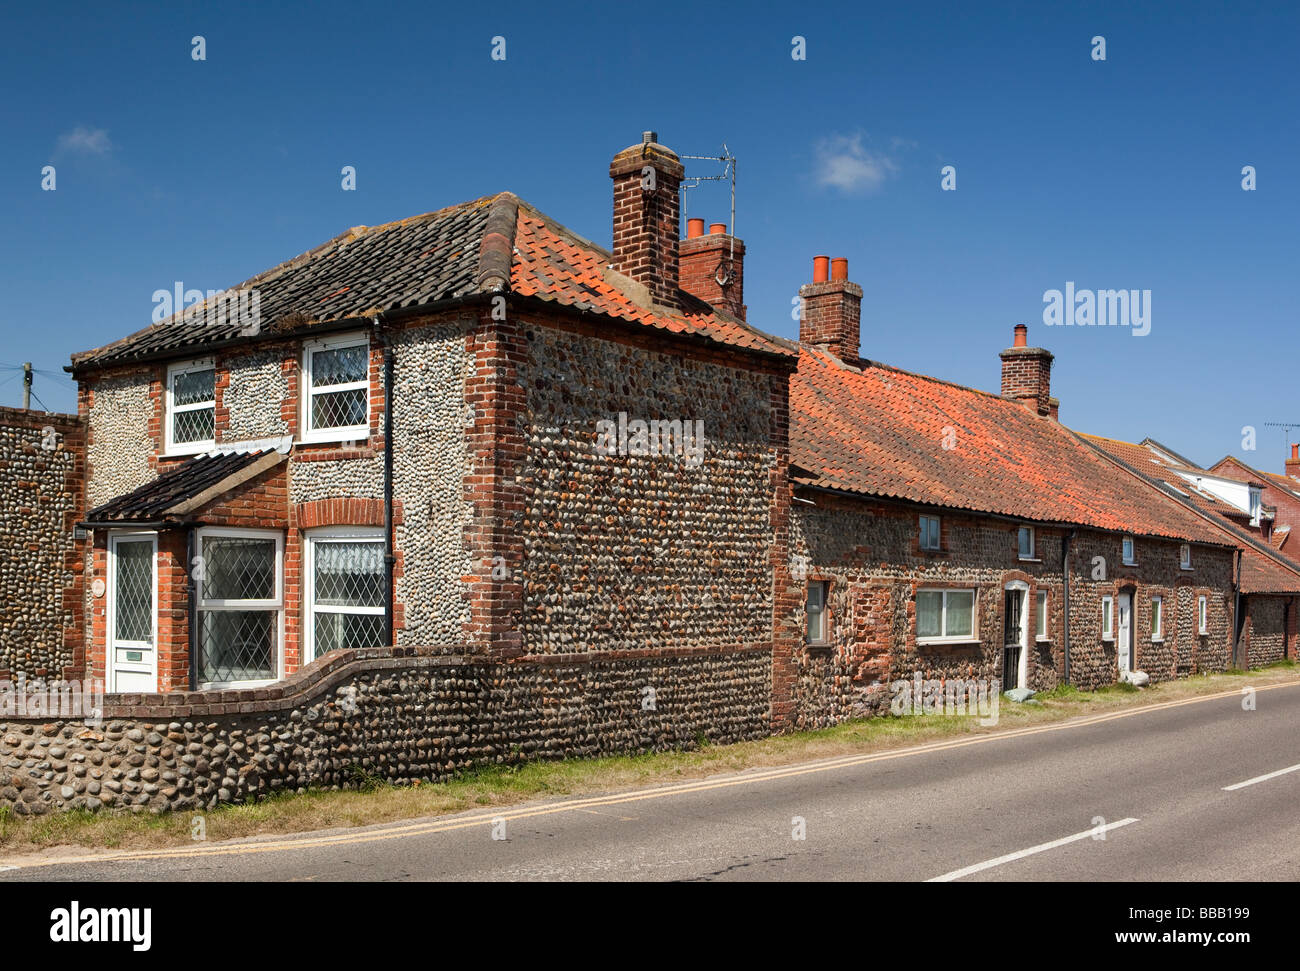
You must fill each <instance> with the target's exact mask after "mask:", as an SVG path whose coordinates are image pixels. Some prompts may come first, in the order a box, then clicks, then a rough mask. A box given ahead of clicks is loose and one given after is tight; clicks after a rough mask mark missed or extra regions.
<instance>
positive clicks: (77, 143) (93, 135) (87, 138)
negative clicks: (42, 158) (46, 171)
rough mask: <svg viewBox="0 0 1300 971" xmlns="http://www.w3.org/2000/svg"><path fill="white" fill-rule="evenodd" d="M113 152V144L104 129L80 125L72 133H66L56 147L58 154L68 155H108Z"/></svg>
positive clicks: (61, 136) (60, 137)
mask: <svg viewBox="0 0 1300 971" xmlns="http://www.w3.org/2000/svg"><path fill="white" fill-rule="evenodd" d="M112 150H113V143H112V142H111V141H109V138H108V132H107V131H105V130H104V129H103V128H87V127H85V126H84V125H78V126H77V127H76V128H74V129H72V131H67V132H64V133H63V134H62V135H60V136H59V140H58V143H57V144H56V145H55V147H54V151H55V153H56V154H60V155H62V154H66V153H68V152H76V153H79V154H82V155H107V154H108V153H109V152H111V151H112Z"/></svg>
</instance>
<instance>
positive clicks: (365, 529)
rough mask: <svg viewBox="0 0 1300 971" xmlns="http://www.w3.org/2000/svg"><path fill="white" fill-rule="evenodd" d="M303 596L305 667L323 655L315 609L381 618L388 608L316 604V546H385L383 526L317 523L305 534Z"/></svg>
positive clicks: (303, 660)
mask: <svg viewBox="0 0 1300 971" xmlns="http://www.w3.org/2000/svg"><path fill="white" fill-rule="evenodd" d="M303 539H304V541H305V542H304V543H303V599H302V613H303V617H302V629H303V641H302V643H303V650H302V662H301V665H302V666H306V665H308V664H310V663H311V662H312V661H315V660H316V659H317V658H319V657H320V655H319V654H317V653H316V611H318V610H319V611H321V612H322V613H327V614H367V615H369V616H379V617H382V616H383V615H384V613H385V608H384V606H383V605H382V604H381V605H380V606H378V607H336V606H334V605H331V604H324V605H321V606H319V607H318V606H317V605H316V545H317V543H321V542H325V543H329V542H343V543H346V542H357V541H361V542H377V543H378V544H379V546H380V547H382V546H383V545H384V528H383V527H382V526H318V527H316V528H315V529H309V530H307V531H306V532H304V534H303Z"/></svg>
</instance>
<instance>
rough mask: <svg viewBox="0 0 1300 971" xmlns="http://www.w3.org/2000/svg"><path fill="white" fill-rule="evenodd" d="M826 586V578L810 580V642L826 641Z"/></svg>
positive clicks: (808, 604) (820, 642)
mask: <svg viewBox="0 0 1300 971" xmlns="http://www.w3.org/2000/svg"><path fill="white" fill-rule="evenodd" d="M826 587H827V583H826V581H825V580H810V581H808V602H807V608H808V643H809V644H825V643H826Z"/></svg>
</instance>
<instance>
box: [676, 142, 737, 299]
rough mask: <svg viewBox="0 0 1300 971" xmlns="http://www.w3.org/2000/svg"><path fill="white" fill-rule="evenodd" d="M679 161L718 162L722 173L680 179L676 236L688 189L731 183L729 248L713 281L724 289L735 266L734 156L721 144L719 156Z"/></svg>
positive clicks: (683, 215) (683, 157)
mask: <svg viewBox="0 0 1300 971" xmlns="http://www.w3.org/2000/svg"><path fill="white" fill-rule="evenodd" d="M678 158H681V159H692V160H694V161H697V162H720V163H721V164H722V171H721V172H719V173H718V174H717V175H688V176H684V177H683V178H682V185H681V190H680V192H681V199H682V201H681V207H680V209H681V211H680V213H679V215H678V221H679V225H678V227H677V233H678V235H681V225H680V220H682V219H684V218H685V217H686V213H687V208H686V199H687V196H686V193H687V190H689V189H698V188H699V187H700V186H701V185H702V184H703V183H705V182H726V181H730V182H731V222H730V223H729V224H728V229H727V232H728V234H729V235H730V237H731V247H730V249H729V251H728V254H727V263H726V265H725V266H722V265H719V266H718V269H717V272H716V273H715V274H714V279H715V280H717V281H718V286H723V287H725V286H726V285H727V284H728V283H730V282H731V280H732V272H731V268H732V266H734V265H735V260H736V156H734V155H732V154H731V149H730V148H728V147H727V143H726V142H723V143H722V154H721V155H679V156H678Z"/></svg>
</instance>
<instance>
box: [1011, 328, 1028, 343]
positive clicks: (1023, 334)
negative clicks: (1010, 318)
mask: <svg viewBox="0 0 1300 971" xmlns="http://www.w3.org/2000/svg"><path fill="white" fill-rule="evenodd" d="M1028 344H1029V328H1028V327H1026V326H1025V325H1024V324H1016V339H1015V340H1014V341H1013V342H1012V344H1011V346H1012V347H1025V346H1027V345H1028Z"/></svg>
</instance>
